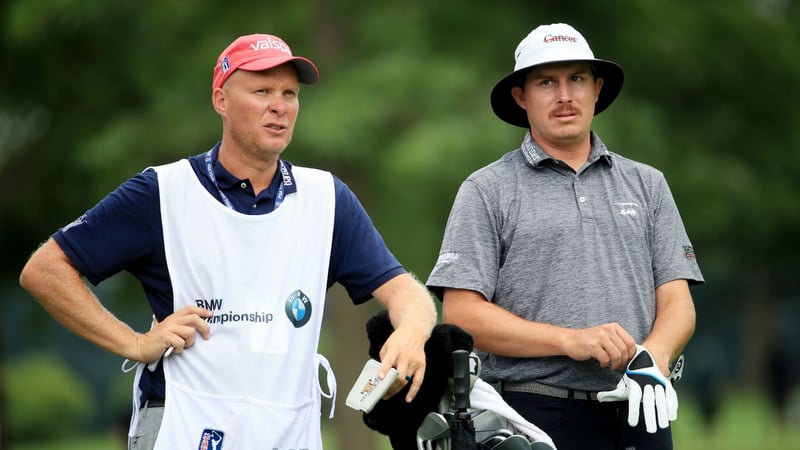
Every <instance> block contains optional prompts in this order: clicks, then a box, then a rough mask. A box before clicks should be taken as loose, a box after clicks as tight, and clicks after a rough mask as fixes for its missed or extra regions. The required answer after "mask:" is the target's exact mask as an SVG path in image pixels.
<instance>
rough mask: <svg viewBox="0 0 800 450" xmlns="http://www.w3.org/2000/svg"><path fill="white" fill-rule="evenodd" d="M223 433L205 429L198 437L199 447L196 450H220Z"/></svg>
mask: <svg viewBox="0 0 800 450" xmlns="http://www.w3.org/2000/svg"><path fill="white" fill-rule="evenodd" d="M224 437H225V433H223V432H222V431H219V430H212V429H210V428H206V429H205V430H203V434H202V435H201V436H200V446H198V447H197V449H198V450H222V439H223V438H224Z"/></svg>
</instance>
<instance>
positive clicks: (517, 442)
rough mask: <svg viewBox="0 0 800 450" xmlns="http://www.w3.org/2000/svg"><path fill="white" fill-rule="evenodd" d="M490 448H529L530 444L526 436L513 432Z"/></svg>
mask: <svg viewBox="0 0 800 450" xmlns="http://www.w3.org/2000/svg"><path fill="white" fill-rule="evenodd" d="M492 450H531V444H530V442H528V440H527V439H526V438H524V437H522V436H521V435H519V434H515V435H513V436H509V437H507V438H505V439H503V440H502V441H500V443H499V444H497V445H495V446H494V447H492Z"/></svg>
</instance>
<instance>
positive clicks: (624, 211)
mask: <svg viewBox="0 0 800 450" xmlns="http://www.w3.org/2000/svg"><path fill="white" fill-rule="evenodd" d="M614 205H615V206H617V207H618V208H619V214H620V215H622V216H632V217H635V216H638V215H639V212H638V211H639V205H638V204H637V203H614Z"/></svg>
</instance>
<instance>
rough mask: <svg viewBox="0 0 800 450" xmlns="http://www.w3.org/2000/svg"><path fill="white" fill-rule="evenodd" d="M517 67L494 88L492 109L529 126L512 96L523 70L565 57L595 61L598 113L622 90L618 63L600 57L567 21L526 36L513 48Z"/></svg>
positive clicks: (541, 28) (519, 124) (564, 58)
mask: <svg viewBox="0 0 800 450" xmlns="http://www.w3.org/2000/svg"><path fill="white" fill-rule="evenodd" d="M514 59H515V61H516V64H514V71H513V72H511V73H510V74H508V75H506V76H505V77H503V79H501V80H500V81H498V82H497V84H496V85H495V86H494V88H493V89H492V96H491V102H492V110H494V113H495V114H497V117H499V118H501V119H502V120H503V121H505V122H508V123H510V124H511V125H516V126H518V127H523V128H528V127H529V126H530V125H529V123H528V115H527V113H526V112H525V110H524V109H522V108H520V107H519V105H517V102H516V101H514V97H512V96H511V88H513V87H515V86H521V76H522V74H523V72H525V73H526V72H527V71H529V70H530V69H531V68H532V67H535V66H539V65H542V64H549V63H554V62H565V61H586V62H589V63H591V64H592V66H593V67H594V70H595V75H596V76H597V78H602V79H603V88H602V89H601V90H600V96H599V98H598V99H597V103H596V104H595V107H594V113H595V115H597V114H600V113H601V112H603V110H605V109H606V108H608V106H609V105H610V104H611V102H613V101H614V99H615V98H617V95H618V94H619V92H620V90H622V81H623V79H624V75H623V73H622V67H620V66H619V65H618V64H617V63H614V62H611V61H606V60H603V59H597V58H595V57H594V53H592V49H591V48H589V43H588V42H586V39H584V38H583V36H582V35H581V34H580V33H579V32H578V31H577V30H576V29H575V28H572V27H571V26H569V25H567V24H565V23H554V24H551V25H540V26H538V27H536V28H535V29H534V30H533V31H531V32H530V34H528V36H526V37H525V39H523V40H522V41H521V42H520V43H519V45H518V46H517V49H516V50H515V51H514Z"/></svg>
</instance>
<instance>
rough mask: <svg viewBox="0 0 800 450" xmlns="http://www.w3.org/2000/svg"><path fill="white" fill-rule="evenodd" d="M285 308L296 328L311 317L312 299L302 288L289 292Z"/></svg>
mask: <svg viewBox="0 0 800 450" xmlns="http://www.w3.org/2000/svg"><path fill="white" fill-rule="evenodd" d="M284 309H285V310H286V316H287V317H288V318H289V321H290V322H292V325H294V327H295V328H300V327H302V326H303V325H305V324H307V323H308V321H309V319H311V309H312V308H311V300H310V299H309V298H308V296H307V295H306V294H304V293H303V291H301V290H300V289H298V290H296V291H294V292H292V293H291V294H289V298H287V299H286V305H285V306H284Z"/></svg>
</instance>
